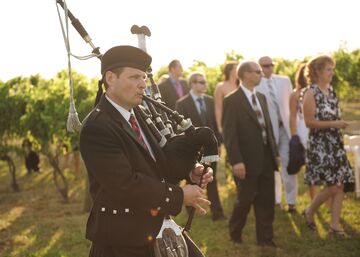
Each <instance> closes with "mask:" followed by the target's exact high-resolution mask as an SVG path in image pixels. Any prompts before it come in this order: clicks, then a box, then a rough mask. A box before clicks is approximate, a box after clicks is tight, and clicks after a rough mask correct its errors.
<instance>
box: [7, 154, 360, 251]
mask: <svg viewBox="0 0 360 257" xmlns="http://www.w3.org/2000/svg"><path fill="white" fill-rule="evenodd" d="M41 161H42V162H41V170H42V172H41V173H39V174H33V175H26V172H25V169H24V167H23V164H22V161H21V160H17V162H16V163H17V164H18V165H17V167H18V169H19V174H18V183H19V185H20V187H21V192H19V193H13V192H11V190H10V186H9V175H8V171H7V169H6V167H5V165H4V163H3V162H1V163H0V256H1V257H15V256H16V257H85V256H88V249H89V246H90V243H89V242H88V241H87V240H86V239H85V238H84V234H85V224H86V219H87V214H86V213H83V212H82V207H83V206H82V202H83V198H84V188H85V183H84V179H83V178H80V179H79V178H78V179H77V178H76V176H75V175H74V173H73V172H72V171H71V170H69V169H67V170H66V175H67V177H68V178H69V181H70V188H71V192H70V201H69V203H68V204H64V203H62V201H61V198H60V196H59V195H58V193H57V192H56V190H55V187H54V185H53V181H52V173H51V171H50V168H49V166H48V165H47V163H46V161H45V160H43V159H42V160H41ZM218 173H219V174H218V180H219V190H220V194H221V200H222V203H223V207H224V210H225V214H226V215H227V217H229V216H230V214H231V210H232V207H233V203H234V200H235V185H234V183H233V181H232V177H231V176H229V175H226V172H225V170H224V163H223V162H221V163H219V172H218ZM82 175H84V173H83V174H82ZM301 178H302V174H301V175H299V179H300V181H301V180H302V179H301ZM299 184H300V192H299V198H298V209H299V211H300V210H303V209H304V208H305V206H306V205H307V204H308V203H309V197H308V193H307V189H306V187H305V186H304V185H303V183H302V182H299ZM359 203H360V202H359V200H356V199H355V198H354V195H353V194H347V195H346V199H345V201H344V207H343V212H342V218H343V219H342V225H343V227H344V228H345V230H346V232H347V233H348V235H349V238H346V239H335V238H331V237H329V236H328V235H327V229H328V227H329V223H328V222H329V219H330V217H329V213H328V210H327V208H326V207H322V208H321V209H320V211H319V213H318V215H317V217H316V221H317V224H318V225H319V228H320V229H319V232H318V233H312V232H311V231H309V230H308V229H307V228H306V227H305V225H304V220H303V218H302V217H301V215H300V214H295V215H290V214H288V213H286V212H285V211H282V210H276V218H275V223H274V233H275V241H276V243H277V244H278V246H279V247H278V249H277V250H272V249H268V248H260V247H257V246H256V238H255V224H254V217H253V213H252V212H251V213H250V214H249V217H248V222H247V225H246V227H245V229H244V234H243V239H244V243H243V244H242V245H241V246H238V245H234V244H232V243H231V242H230V241H229V236H228V224H227V221H218V222H213V221H212V220H211V218H210V214H207V215H205V216H196V217H195V219H194V221H193V226H192V230H191V232H190V236H191V237H192V239H193V240H194V241H195V242H196V243H197V244H198V245H199V246H200V247H201V249H202V250H203V251H204V253H205V254H206V256H207V257H225V256H239V257H242V256H244V257H245V256H246V257H252V256H261V257H271V256H278V257H285V256H289V257H290V256H291V257H296V256H302V257H315V256H316V257H318V256H319V257H322V256H324V257H325V256H326V257H338V256H346V257H359V256H360V205H359ZM186 219H187V215H186V212H185V211H184V212H182V213H181V214H180V215H179V216H178V217H176V220H177V222H178V224H179V225H184V224H185V222H186Z"/></svg>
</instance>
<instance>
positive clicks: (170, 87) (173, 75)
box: [159, 60, 189, 110]
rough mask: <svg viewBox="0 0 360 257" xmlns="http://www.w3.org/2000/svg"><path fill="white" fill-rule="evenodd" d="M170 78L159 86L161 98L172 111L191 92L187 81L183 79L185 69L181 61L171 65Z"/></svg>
mask: <svg viewBox="0 0 360 257" xmlns="http://www.w3.org/2000/svg"><path fill="white" fill-rule="evenodd" d="M168 68H169V78H167V79H165V80H164V81H163V82H161V83H160V84H159V90H160V93H161V98H162V100H163V101H164V102H165V105H166V106H167V107H169V108H170V109H173V110H174V108H175V103H176V101H177V100H178V99H179V98H181V97H183V96H184V95H186V94H187V93H188V92H189V87H188V85H187V83H186V80H184V79H181V74H182V72H183V68H182V66H181V63H180V61H179V60H172V61H171V62H170V63H169V67H168Z"/></svg>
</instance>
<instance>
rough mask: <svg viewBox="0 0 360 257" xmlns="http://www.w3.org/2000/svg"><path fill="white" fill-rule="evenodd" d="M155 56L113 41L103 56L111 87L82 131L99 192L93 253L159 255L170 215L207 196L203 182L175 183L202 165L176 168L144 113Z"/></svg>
mask: <svg viewBox="0 0 360 257" xmlns="http://www.w3.org/2000/svg"><path fill="white" fill-rule="evenodd" d="M150 63H151V57H150V56H149V55H148V54H147V53H145V52H143V51H142V50H140V49H138V48H135V47H132V46H116V47H113V48H111V49H110V50H108V51H107V52H106V53H105V54H104V55H103V57H102V60H101V74H102V82H103V83H104V85H105V89H106V92H105V94H102V95H101V94H99V95H101V97H100V100H99V103H98V104H97V105H96V107H95V108H94V109H93V110H92V111H91V113H90V114H89V115H88V116H87V117H86V119H85V121H84V123H83V125H82V129H81V132H80V151H81V155H82V157H83V160H84V162H85V165H86V169H87V172H88V177H89V185H90V194H91V197H92V200H93V206H92V209H91V213H90V216H89V219H88V222H87V227H86V237H87V239H89V240H91V241H92V246H91V249H90V256H91V257H100V256H106V257H120V256H128V257H149V256H153V254H154V252H153V247H152V245H153V242H154V239H155V238H156V236H157V234H158V232H159V230H160V228H161V225H162V222H163V219H164V217H165V215H176V214H178V213H179V212H180V211H181V207H182V205H183V204H185V205H189V206H193V207H195V208H196V209H199V210H200V211H204V209H203V208H202V207H201V206H200V205H203V204H209V201H207V200H206V199H204V197H203V193H204V192H203V190H202V189H201V188H200V187H198V186H196V185H186V186H184V187H183V188H181V187H179V186H178V185H177V182H178V181H179V180H181V179H184V178H186V177H187V176H189V174H190V177H191V179H192V180H193V181H194V182H196V181H197V182H199V181H200V177H201V175H202V173H203V167H201V166H197V168H195V169H193V170H180V169H175V170H170V169H169V164H168V163H167V160H166V158H165V154H164V152H163V150H162V149H161V148H160V147H159V145H158V144H157V142H156V141H155V138H154V136H153V135H152V134H151V132H150V130H149V128H148V127H147V126H146V123H145V121H144V120H143V119H142V118H141V116H140V115H139V113H138V109H137V108H139V106H138V105H139V104H140V103H141V102H142V98H143V94H144V90H145V87H146V83H145V80H146V73H145V71H146V70H147V68H148V67H149V66H150ZM100 86H101V84H100ZM100 88H101V87H99V92H101V91H100ZM190 169H191V168H190ZM204 179H205V180H204V183H203V185H206V184H207V183H208V182H210V181H212V171H211V170H210V173H209V174H208V173H206V174H205V175H204Z"/></svg>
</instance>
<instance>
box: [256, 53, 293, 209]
mask: <svg viewBox="0 0 360 257" xmlns="http://www.w3.org/2000/svg"><path fill="white" fill-rule="evenodd" d="M259 64H260V66H261V68H262V70H263V74H264V77H263V78H262V79H261V82H260V85H259V86H258V87H257V90H258V92H260V93H263V94H264V95H265V96H266V99H267V104H268V108H269V112H270V118H271V123H272V127H273V131H274V136H275V140H276V143H277V145H278V148H279V153H280V158H281V176H280V173H279V172H275V203H276V204H277V205H278V206H281V193H282V183H283V184H284V187H285V196H286V201H287V204H288V211H289V212H295V211H296V209H295V204H296V196H297V191H298V184H297V176H296V175H289V174H288V173H287V165H288V162H289V139H290V127H289V126H290V125H289V115H290V110H289V100H290V94H291V92H292V84H291V81H290V79H289V77H286V76H279V75H275V74H273V70H274V63H273V61H272V59H271V58H270V57H268V56H264V57H261V58H260V59H259ZM281 177H282V181H281Z"/></svg>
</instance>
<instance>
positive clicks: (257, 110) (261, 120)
mask: <svg viewBox="0 0 360 257" xmlns="http://www.w3.org/2000/svg"><path fill="white" fill-rule="evenodd" d="M251 102H252V106H253V109H254V111H255V113H256V117H257V118H258V121H259V123H260V126H261V135H262V138H263V142H264V144H265V145H266V144H267V135H266V127H265V120H264V117H263V115H262V112H261V110H260V106H259V105H258V104H257V102H256V97H255V94H252V95H251Z"/></svg>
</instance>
